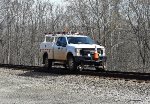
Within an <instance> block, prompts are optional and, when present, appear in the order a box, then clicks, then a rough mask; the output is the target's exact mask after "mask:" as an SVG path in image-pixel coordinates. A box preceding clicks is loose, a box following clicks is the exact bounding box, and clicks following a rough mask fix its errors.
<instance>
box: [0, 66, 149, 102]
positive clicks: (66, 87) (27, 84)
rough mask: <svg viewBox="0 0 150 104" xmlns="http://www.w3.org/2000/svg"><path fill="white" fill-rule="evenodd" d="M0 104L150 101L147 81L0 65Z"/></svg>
mask: <svg viewBox="0 0 150 104" xmlns="http://www.w3.org/2000/svg"><path fill="white" fill-rule="evenodd" d="M0 104H150V83H146V82H145V81H142V82H138V81H134V80H128V81H126V80H125V79H112V78H108V77H106V78H105V77H100V76H90V75H73V74H70V75H67V74H66V75H61V74H52V73H45V72H35V71H33V70H21V69H19V70H17V69H7V68H0Z"/></svg>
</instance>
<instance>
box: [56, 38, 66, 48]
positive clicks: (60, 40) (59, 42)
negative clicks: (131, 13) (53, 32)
mask: <svg viewBox="0 0 150 104" xmlns="http://www.w3.org/2000/svg"><path fill="white" fill-rule="evenodd" d="M56 45H57V46H63V47H65V46H66V45H67V41H66V38H65V37H59V38H58V39H57V43H56Z"/></svg>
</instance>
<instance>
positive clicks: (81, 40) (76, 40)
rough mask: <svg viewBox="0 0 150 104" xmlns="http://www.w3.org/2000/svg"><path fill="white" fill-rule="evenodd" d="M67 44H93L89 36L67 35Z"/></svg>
mask: <svg viewBox="0 0 150 104" xmlns="http://www.w3.org/2000/svg"><path fill="white" fill-rule="evenodd" d="M67 40H68V44H95V42H94V40H92V39H91V38H90V37H67Z"/></svg>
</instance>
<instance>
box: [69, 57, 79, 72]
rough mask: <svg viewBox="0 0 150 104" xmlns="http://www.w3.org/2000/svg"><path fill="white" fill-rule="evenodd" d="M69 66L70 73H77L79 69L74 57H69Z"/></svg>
mask: <svg viewBox="0 0 150 104" xmlns="http://www.w3.org/2000/svg"><path fill="white" fill-rule="evenodd" d="M67 66H68V69H69V70H70V71H75V70H76V69H77V64H76V62H75V60H74V57H73V56H72V55H69V56H68V57H67Z"/></svg>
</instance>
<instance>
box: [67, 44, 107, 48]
mask: <svg viewBox="0 0 150 104" xmlns="http://www.w3.org/2000/svg"><path fill="white" fill-rule="evenodd" d="M68 46H69V47H74V48H95V46H96V47H97V48H104V46H100V45H97V44H69V45H68Z"/></svg>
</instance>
